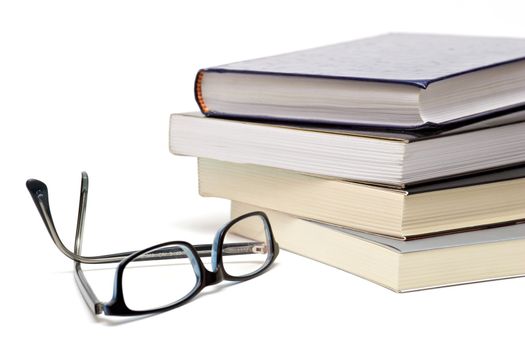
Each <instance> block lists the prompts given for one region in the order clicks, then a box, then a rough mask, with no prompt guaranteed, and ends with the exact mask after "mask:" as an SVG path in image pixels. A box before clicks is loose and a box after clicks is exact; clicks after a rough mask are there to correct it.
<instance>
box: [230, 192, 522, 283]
mask: <svg viewBox="0 0 525 350" xmlns="http://www.w3.org/2000/svg"><path fill="white" fill-rule="evenodd" d="M254 210H262V211H264V212H265V213H266V214H267V215H268V217H269V219H270V224H271V226H272V229H273V232H274V235H275V239H276V241H277V242H279V246H280V247H281V248H283V249H286V250H288V251H290V252H293V253H297V254H300V255H303V256H305V257H308V258H311V259H314V260H317V261H320V262H323V263H325V264H328V265H331V266H334V267H337V268H339V269H342V270H344V271H347V272H350V273H352V274H354V275H357V276H360V277H363V278H365V279H367V280H370V281H372V282H375V283H377V284H379V285H382V286H384V287H387V288H389V289H391V290H394V291H396V292H408V291H414V290H420V289H427V288H434V287H442V286H450V285H456V284H464V283H471V282H480V281H487V280H496V279H502V278H510V277H518V276H524V275H525V263H524V260H523V257H524V256H525V224H516V225H508V226H502V227H498V228H490V229H484V230H479V231H475V232H465V233H457V234H451V235H446V236H437V237H429V238H422V239H417V240H411V241H400V240H396V239H390V238H386V237H381V236H377V235H370V234H366V233H362V232H358V231H354V230H350V229H345V228H341V227H337V226H331V225H326V224H320V223H317V222H312V221H308V220H303V219H299V218H296V217H293V216H290V215H287V214H284V213H280V212H278V211H273V210H268V209H263V208H260V207H255V206H251V205H248V204H244V203H239V202H232V206H231V216H232V218H234V217H237V216H239V215H241V214H243V213H247V212H250V211H254ZM252 230H253V228H251V227H250V226H249V225H244V226H243V228H242V234H243V235H245V236H247V237H250V235H252ZM252 236H253V235H252ZM253 238H254V237H253Z"/></svg>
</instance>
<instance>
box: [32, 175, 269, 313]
mask: <svg viewBox="0 0 525 350" xmlns="http://www.w3.org/2000/svg"><path fill="white" fill-rule="evenodd" d="M88 182H89V181H88V175H87V173H85V172H83V173H82V182H81V187H80V202H79V208H78V218H77V228H76V234H75V244H74V250H73V251H70V250H69V249H68V248H66V247H65V245H64V244H63V243H62V241H61V239H60V237H59V235H58V233H57V230H56V228H55V225H54V223H53V218H52V216H51V211H50V207H49V196H48V191H47V186H46V185H45V184H44V183H43V182H42V181H39V180H35V179H30V180H27V183H26V186H27V189H28V190H29V192H30V193H31V196H32V198H33V201H34V202H35V204H36V207H37V209H38V212H39V213H40V216H41V217H42V220H43V221H44V224H45V226H46V228H47V231H48V232H49V234H50V236H51V239H52V240H53V242H54V243H55V245H56V246H57V247H58V249H59V250H60V251H61V252H62V253H64V254H65V255H66V256H67V257H68V258H70V259H72V260H73V261H74V267H75V270H74V273H75V280H76V281H77V285H78V287H79V288H80V291H81V293H82V296H83V297H84V300H85V301H86V303H87V304H88V306H89V307H90V309H91V310H92V311H93V312H94V313H95V314H101V313H104V314H105V315H114V316H138V315H144V314H148V313H154V312H163V311H167V310H171V309H174V308H176V307H179V306H181V305H183V304H185V303H187V302H188V301H189V300H191V299H192V298H193V297H195V296H196V295H197V294H198V293H199V292H200V291H201V290H202V289H203V288H204V287H206V286H210V285H214V284H217V283H219V282H221V281H223V280H227V281H246V280H249V279H251V278H254V277H257V276H259V275H260V274H262V273H264V272H265V271H267V270H268V268H269V267H270V266H271V265H272V263H273V262H274V260H275V258H276V257H277V255H278V254H279V245H278V244H277V242H276V241H275V239H274V237H273V233H272V228H271V226H270V222H269V220H268V217H267V216H266V214H265V213H263V212H260V211H257V212H251V213H247V214H244V215H242V216H240V217H238V218H236V219H233V220H232V221H230V222H228V223H227V224H226V225H224V226H223V227H221V228H220V229H219V230H218V231H217V233H216V235H215V239H214V241H213V244H204V245H192V244H190V243H188V242H184V241H171V242H165V243H161V244H157V245H154V246H152V247H148V248H146V249H142V250H139V251H131V252H123V253H116V254H108V255H98V256H84V255H82V254H81V251H82V238H83V228H84V219H85V216H86V204H87V194H88ZM201 257H211V271H210V270H208V269H207V268H206V267H205V266H204V263H203V261H202V259H201ZM81 263H84V264H104V263H119V264H118V266H117V269H116V272H115V283H114V289H113V298H112V299H111V301H109V302H107V303H104V302H100V301H99V300H98V298H97V297H96V295H95V293H94V292H93V290H92V289H91V287H90V285H89V283H88V281H87V279H86V277H85V275H84V273H83V270H82V268H81ZM136 267H142V268H136Z"/></svg>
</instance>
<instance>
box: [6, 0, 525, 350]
mask: <svg viewBox="0 0 525 350" xmlns="http://www.w3.org/2000/svg"><path fill="white" fill-rule="evenodd" d="M11 3H12V4H13V5H7V4H6V2H3V3H2V5H0V44H1V46H0V47H1V50H2V51H1V55H0V96H1V102H0V116H1V118H2V119H1V120H2V125H1V127H0V149H1V152H2V153H1V165H2V173H1V181H0V190H1V193H2V195H1V197H0V213H1V215H0V232H1V233H2V254H1V255H0V263H1V265H0V266H1V270H0V271H1V275H2V284H1V288H0V296H1V298H2V307H1V309H0V310H1V315H2V336H1V337H0V347H1V348H3V349H14V348H31V347H33V348H36V347H39V348H48V347H53V348H54V349H62V348H71V347H73V346H74V347H77V348H80V349H97V348H111V347H113V348H117V347H118V348H123V349H126V348H130V349H131V348H139V347H142V348H149V349H153V348H161V347H162V348H177V349H189V348H190V347H192V348H195V347H197V346H198V348H207V349H211V348H212V347H213V346H217V347H220V348H226V347H228V348H232V349H237V348H239V349H240V348H242V349H247V348H248V349H252V348H253V349H268V348H276V349H277V348H279V349H280V348H285V346H286V345H290V346H294V347H295V348H304V349H308V348H323V349H325V348H329V347H332V346H333V347H336V348H337V347H339V348H353V349H362V348H376V349H378V348H382V347H385V346H388V345H391V346H392V347H393V348H403V349H411V348H413V349H416V348H422V347H424V348H426V349H443V348H447V347H451V348H459V347H462V346H463V347H469V348H477V349H481V348H506V349H510V348H523V337H522V335H521V334H522V331H523V315H524V312H525V305H524V303H523V295H524V292H525V279H513V280H505V281H498V282H489V283H482V284H474V285H466V286H460V287H452V288H443V289H436V290H430V291H424V292H415V293H409V294H404V295H397V294H395V293H392V292H390V291H388V290H386V289H384V288H381V287H378V286H376V285H375V284H372V283H370V282H367V281H365V280H362V279H360V278H357V277H354V276H351V275H349V274H346V273H344V272H342V271H338V270H336V269H333V268H330V267H327V266H324V265H321V264H319V263H316V262H313V261H310V260H307V259H304V258H302V257H299V256H295V255H292V254H289V253H286V252H283V253H282V254H281V255H280V256H279V259H278V261H277V264H276V265H275V268H274V269H273V270H272V271H270V272H269V273H267V274H265V275H263V276H261V277H260V278H257V279H255V280H252V281H250V282H247V283H243V284H239V285H230V286H227V285H225V284H223V285H220V286H217V287H215V288H209V289H208V290H206V291H205V292H204V293H203V294H202V295H201V296H200V297H198V298H197V299H196V300H194V302H192V303H190V304H188V305H186V306H184V307H182V308H180V309H177V310H173V311H170V312H167V313H164V314H161V315H155V316H152V317H148V318H144V319H138V320H137V319H118V318H104V317H102V318H93V317H92V316H91V315H90V314H89V310H88V309H87V307H86V306H85V305H84V302H83V301H82V299H81V296H80V293H79V291H78V290H77V287H76V286H75V282H74V280H73V275H72V272H71V271H72V264H71V262H69V261H68V260H67V258H65V257H64V256H62V255H61V254H60V253H59V252H58V250H57V249H56V248H55V247H54V246H53V245H52V243H51V240H50V239H49V237H48V236H47V233H46V232H45V230H44V226H43V225H42V223H41V220H40V218H39V217H38V214H37V212H36V210H35V208H34V206H33V203H32V202H31V199H30V197H29V194H28V193H27V191H26V189H25V186H24V182H25V180H26V179H27V178H29V177H35V178H39V179H42V180H44V181H46V182H47V183H48V185H49V188H50V196H51V206H52V210H53V213H54V215H55V217H56V224H57V227H58V229H59V231H60V232H61V233H62V235H63V236H64V237H65V239H66V242H67V244H69V245H70V244H71V240H72V237H73V229H74V225H75V220H76V219H75V216H76V211H77V200H78V190H79V188H78V187H79V185H80V171H81V170H84V169H85V170H87V171H88V172H89V174H90V175H91V191H90V199H89V203H88V213H87V222H86V237H85V250H84V251H85V253H93V254H95V253H104V252H113V251H116V250H125V249H134V248H140V247H144V246H146V245H150V244H154V243H157V242H161V241H165V240H171V239H179V238H183V239H188V240H191V241H193V242H207V241H209V240H211V238H212V232H214V230H215V229H216V228H217V227H218V226H219V225H220V224H222V223H223V222H225V221H226V220H227V219H228V214H227V203H226V202H224V201H219V200H213V199H204V198H199V197H198V195H197V188H196V186H197V182H196V180H197V179H196V162H195V160H194V159H190V158H178V157H175V156H173V155H171V154H169V152H168V121H169V115H170V113H173V112H178V111H188V110H193V109H195V103H194V101H193V90H192V88H193V86H192V84H193V79H194V74H195V72H196V70H197V69H198V68H200V67H206V66H212V65H217V64H221V63H227V62H233V61H238V60H243V59H246V58H252V57H259V56H264V55H270V54H277V53H281V52H285V51H291V50H297V49H302V48H306V47H314V46H318V45H321V44H328V43H334V42H339V41H344V40H349V39H353V38H358V37H364V36H369V35H374V34H379V33H383V32H387V31H421V32H438V33H460V34H479V35H507V36H521V37H525V28H524V27H523V7H521V8H518V7H517V6H518V5H516V6H514V5H512V4H518V2H513V3H512V2H506V1H498V2H485V1H468V2H467V1H465V2H456V1H449V2H446V1H440V2H434V3H432V5H426V3H424V2H421V1H411V2H406V1H404V2H402V1H398V2H387V1H385V2H384V3H379V2H376V1H369V2H366V3H364V2H352V3H350V2H340V3H338V2H331V1H323V2H319V3H318V4H316V5H313V4H306V3H305V2H304V1H301V2H296V3H292V2H290V3H284V2H283V1H265V2H261V3H259V4H256V3H253V2H237V3H235V4H233V3H232V4H230V3H227V2H220V3H219V2H218V1H216V2H211V1H210V2H209V3H207V4H206V3H204V2H202V1H198V2H197V1H196V2H192V3H189V2H188V3H183V2H182V1H178V2H175V1H173V2H171V3H168V2H143V4H137V3H133V4H132V3H131V2H119V3H117V2H111V3H110V2H108V1H100V2H96V1H92V2H85V3H83V4H82V5H80V4H73V2H68V1H63V2H53V1H46V2H37V1H35V2H33V3H29V2H25V1H18V2H11ZM147 4H149V6H147ZM429 4H430V3H429ZM522 6H523V5H522ZM214 20H217V22H213V21H214ZM87 275H88V278H92V277H94V275H97V276H100V278H96V279H94V282H97V283H95V285H94V288H95V290H96V291H97V293H98V294H99V296H100V297H101V298H104V299H105V298H107V297H109V294H110V293H111V283H112V273H111V270H102V271H97V272H94V273H91V272H90V273H88V274H87ZM104 282H105V283H104Z"/></svg>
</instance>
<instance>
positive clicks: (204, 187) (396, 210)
mask: <svg viewBox="0 0 525 350" xmlns="http://www.w3.org/2000/svg"><path fill="white" fill-rule="evenodd" d="M199 193H200V194H201V195H202V196H204V197H219V198H226V199H230V200H234V201H238V202H244V203H248V204H252V205H256V206H259V207H264V208H268V209H273V210H277V211H281V212H284V213H287V214H291V215H295V216H298V217H303V218H307V219H312V220H317V221H321V222H325V223H329V224H334V225H340V226H345V227H351V228H353V229H357V230H359V231H366V232H370V233H375V234H381V235H387V236H393V237H397V238H401V239H411V238H415V237H418V236H426V235H435V234H443V233H447V232H450V231H458V230H462V231H466V230H473V229H476V228H479V227H482V226H491V225H502V224H504V223H508V222H515V221H525V167H520V168H516V169H509V170H505V171H496V172H491V173H486V174H483V175H477V176H472V177H466V178H462V179H457V180H449V181H442V182H439V183H434V184H430V185H421V186H413V187H410V188H407V189H404V190H397V189H392V188H385V187H379V186H370V185H366V184H360V183H354V182H349V181H344V180H338V179H331V178H322V177H317V176H310V175H306V174H301V173H297V172H293V171H289V170H283V169H276V168H270V167H264V166H260V165H250V164H238V163H231V162H223V161H218V160H212V159H206V158H199Z"/></svg>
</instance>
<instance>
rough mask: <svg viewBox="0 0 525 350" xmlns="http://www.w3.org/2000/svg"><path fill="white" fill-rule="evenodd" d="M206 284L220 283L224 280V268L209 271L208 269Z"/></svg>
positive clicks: (205, 275)
mask: <svg viewBox="0 0 525 350" xmlns="http://www.w3.org/2000/svg"><path fill="white" fill-rule="evenodd" d="M203 277H204V281H203V282H204V285H205V286H212V285H214V284H218V283H220V282H222V281H224V273H223V272H222V269H220V268H219V269H215V270H214V271H208V270H207V269H206V272H205V273H204V276H203Z"/></svg>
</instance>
